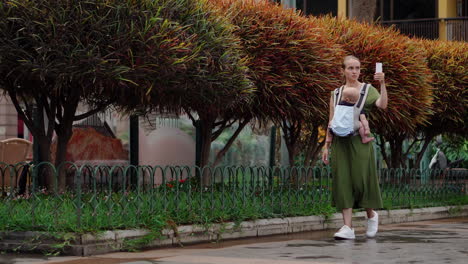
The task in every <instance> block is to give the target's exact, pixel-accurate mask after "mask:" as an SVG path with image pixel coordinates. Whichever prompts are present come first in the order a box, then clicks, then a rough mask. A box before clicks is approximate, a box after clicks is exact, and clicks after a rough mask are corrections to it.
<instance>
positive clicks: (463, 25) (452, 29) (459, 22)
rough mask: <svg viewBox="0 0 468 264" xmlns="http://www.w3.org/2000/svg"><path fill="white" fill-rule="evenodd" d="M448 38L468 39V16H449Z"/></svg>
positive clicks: (447, 24) (447, 21) (447, 20)
mask: <svg viewBox="0 0 468 264" xmlns="http://www.w3.org/2000/svg"><path fill="white" fill-rule="evenodd" d="M445 20H446V28H447V40H457V41H468V18H466V17H465V18H447V19H445Z"/></svg>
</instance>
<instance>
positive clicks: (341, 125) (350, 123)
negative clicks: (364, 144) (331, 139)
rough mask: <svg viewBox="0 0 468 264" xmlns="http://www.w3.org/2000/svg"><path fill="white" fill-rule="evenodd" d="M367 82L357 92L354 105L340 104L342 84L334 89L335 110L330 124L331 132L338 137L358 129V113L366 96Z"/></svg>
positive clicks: (353, 133) (355, 133)
mask: <svg viewBox="0 0 468 264" xmlns="http://www.w3.org/2000/svg"><path fill="white" fill-rule="evenodd" d="M367 86H368V84H364V85H363V87H362V88H361V91H360V93H359V99H358V101H357V102H356V103H355V104H354V105H343V104H340V101H341V95H342V93H343V88H344V86H341V87H340V88H336V89H335V96H334V97H333V99H334V105H335V111H334V113H333V119H332V122H331V125H330V129H331V131H332V132H333V134H335V135H337V136H339V137H347V136H353V135H357V134H358V130H359V115H360V114H361V111H362V109H363V108H364V104H365V101H366V98H367V92H368V89H367Z"/></svg>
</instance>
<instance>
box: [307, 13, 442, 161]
mask: <svg viewBox="0 0 468 264" xmlns="http://www.w3.org/2000/svg"><path fill="white" fill-rule="evenodd" d="M310 19H311V20H312V21H315V22H316V23H319V24H320V25H321V26H322V27H323V28H324V29H325V30H326V31H328V32H330V33H331V34H332V35H333V36H334V37H335V40H336V42H337V43H339V44H341V45H342V47H343V48H344V49H345V50H346V51H347V52H348V54H349V55H354V56H356V57H358V58H359V59H360V60H361V73H362V78H361V80H362V81H364V82H368V83H372V82H373V75H374V71H375V66H374V65H375V63H376V62H382V63H383V65H384V69H383V70H384V72H385V79H386V86H387V90H388V97H389V104H388V108H387V109H386V110H378V109H376V110H375V112H374V113H372V114H371V115H370V122H371V130H373V131H374V132H376V133H377V134H378V135H379V136H380V140H378V143H379V145H380V150H381V152H382V155H383V158H384V160H385V162H386V163H387V165H388V166H389V167H394V168H397V167H404V157H403V150H402V146H403V141H404V140H405V139H406V138H407V137H408V136H411V135H414V134H415V132H416V128H417V127H418V126H420V125H423V124H427V122H428V119H429V116H430V114H431V113H432V110H431V109H432V106H431V105H432V94H433V91H432V90H433V88H432V85H431V78H432V73H431V71H430V70H429V68H428V66H427V62H426V57H425V53H424V50H423V49H422V48H421V46H420V45H417V44H416V43H414V41H412V40H411V39H410V38H408V37H406V36H403V35H401V34H400V33H399V32H398V31H396V30H395V29H393V28H383V27H381V26H377V25H371V24H367V23H359V22H356V21H353V20H348V19H340V18H339V19H337V18H333V17H330V16H325V17H321V18H312V17H311V18H310ZM376 84H377V83H376ZM377 87H378V86H377ZM385 142H389V144H390V150H391V153H387V151H386V148H385Z"/></svg>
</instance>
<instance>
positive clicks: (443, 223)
mask: <svg viewBox="0 0 468 264" xmlns="http://www.w3.org/2000/svg"><path fill="white" fill-rule="evenodd" d="M356 231H357V233H356V240H340V241H335V240H334V239H333V238H331V237H332V235H333V233H334V231H333V230H330V231H319V232H304V233H301V234H293V235H287V236H271V237H265V238H255V239H242V240H235V241H227V242H221V243H212V244H200V245H194V246H186V247H184V248H164V249H155V250H147V251H143V252H137V253H125V252H120V253H110V254H105V255H99V256H93V257H81V258H80V257H45V256H40V255H27V256H25V255H14V254H2V255H0V263H8V264H16V263H18V264H19V263H21V264H25V263H34V264H39V263H60V264H83V263H93V264H94V263H96V264H114V263H126V264H151V263H154V264H194V263H197V264H215V263H216V264H218V263H219V264H222V263H229V264H238V263H239V264H282V263H284V264H302V263H309V264H310V263H352V264H357V263H468V218H466V217H465V218H453V219H443V220H434V221H423V222H413V223H404V224H393V225H385V226H381V231H380V232H379V233H378V236H377V237H376V238H375V239H367V238H365V235H364V233H365V230H364V229H362V228H361V229H357V230H356Z"/></svg>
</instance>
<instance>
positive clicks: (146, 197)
mask: <svg viewBox="0 0 468 264" xmlns="http://www.w3.org/2000/svg"><path fill="white" fill-rule="evenodd" d="M47 177H49V179H53V182H52V184H50V183H49V186H50V185H52V187H51V188H48V189H46V188H45V187H44V186H42V185H44V184H45V181H44V179H46V178H47ZM59 177H62V178H63V179H65V180H64V182H65V184H64V185H62V187H65V188H61V187H60V186H61V185H60V182H61V181H59V180H58V178H59ZM203 177H204V179H203ZM379 177H380V184H381V192H382V197H383V200H384V205H385V207H386V208H403V207H416V206H434V205H444V204H446V203H448V202H450V201H451V200H453V199H459V198H463V197H466V190H465V188H466V182H467V180H468V176H467V172H466V170H462V171H452V170H444V171H429V170H428V171H421V170H404V169H382V170H380V171H379ZM0 180H1V182H0V187H1V191H2V193H1V200H2V203H1V204H0V230H31V229H33V230H49V231H50V230H53V231H80V230H105V229H116V228H133V227H148V226H154V225H158V224H166V223H167V222H168V221H170V222H171V223H172V222H174V223H175V224H189V223H191V224H193V223H195V224H203V223H212V222H225V221H241V220H246V219H257V218H270V217H286V216H299V215H314V214H328V213H331V212H333V208H331V205H330V201H331V187H332V181H333V178H332V175H331V174H330V170H329V168H328V167H324V168H319V167H313V168H312V167H271V168H270V167H235V166H232V167H216V168H210V167H206V168H198V167H184V166H167V167H158V166H156V167H149V166H138V167H135V166H105V165H99V166H90V165H84V166H76V165H75V164H73V163H66V164H63V165H62V166H60V167H58V168H55V167H54V166H52V165H51V164H48V163H42V164H38V165H35V166H29V165H28V164H17V165H7V164H0Z"/></svg>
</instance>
